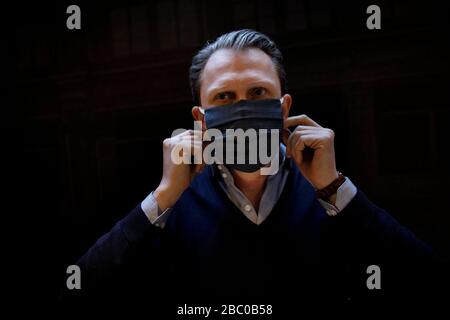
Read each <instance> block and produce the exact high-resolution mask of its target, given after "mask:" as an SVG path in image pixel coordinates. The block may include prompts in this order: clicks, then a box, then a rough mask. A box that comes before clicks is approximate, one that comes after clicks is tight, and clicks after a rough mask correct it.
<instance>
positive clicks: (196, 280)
mask: <svg viewBox="0 0 450 320" xmlns="http://www.w3.org/2000/svg"><path fill="white" fill-rule="evenodd" d="M287 160H288V161H287V164H286V165H288V166H289V168H290V172H289V176H288V179H287V181H286V185H285V187H284V190H283V192H282V194H281V196H280V199H279V200H278V202H277V204H276V205H275V207H274V208H273V210H272V212H271V213H270V215H269V216H268V218H267V219H266V220H265V221H264V222H263V223H262V224H261V225H256V224H254V223H252V222H251V221H249V220H248V219H247V218H246V217H245V216H244V215H243V214H242V212H241V211H240V210H239V209H238V208H237V207H236V206H235V205H234V204H233V203H232V202H231V201H230V200H229V198H228V197H227V195H226V194H225V193H224V191H223V190H222V189H221V188H220V186H219V184H218V181H217V178H216V177H215V176H214V172H213V171H214V168H213V167H212V166H207V167H206V168H205V170H204V171H203V172H202V173H201V174H200V175H199V176H198V177H197V178H196V179H195V180H194V181H193V182H192V184H191V186H190V187H189V188H188V189H187V190H186V191H185V192H184V193H183V194H182V196H181V197H180V199H179V200H178V201H177V203H176V205H175V206H174V208H173V211H172V212H171V213H170V216H169V219H168V221H167V223H166V226H165V228H164V229H160V228H158V227H155V226H154V225H152V224H151V223H150V222H149V220H148V219H147V217H146V216H145V214H144V212H143V211H142V209H141V207H140V206H137V207H136V208H135V209H134V210H133V211H132V212H131V213H129V214H128V216H126V217H125V218H124V219H123V220H121V221H120V222H118V223H117V224H116V225H115V226H114V228H113V229H112V230H111V231H110V232H109V233H107V234H105V235H104V236H103V237H101V238H100V239H99V240H98V241H97V242H96V243H95V245H94V246H93V247H91V248H90V249H89V251H88V252H87V253H86V254H85V255H84V256H83V257H82V258H81V259H80V261H79V262H78V263H79V265H80V266H81V268H82V280H83V282H82V286H83V292H84V293H90V294H93V295H94V296H98V295H101V296H105V295H110V296H111V295H112V296H114V297H117V296H123V297H131V296H134V295H139V297H141V298H145V299H146V301H147V302H148V301H152V299H155V300H153V301H155V302H156V301H160V300H161V299H163V300H164V299H166V298H162V297H170V299H169V300H174V301H179V302H183V301H187V300H186V299H203V300H201V301H205V299H206V300H208V301H209V300H211V301H215V300H214V299H219V300H220V299H221V300H220V301H221V302H223V301H225V300H226V299H239V298H242V299H245V301H255V302H256V303H262V301H265V302H268V301H270V299H277V298H278V299H279V298H282V299H292V298H298V297H303V298H304V297H308V298H311V299H316V298H318V299H325V300H326V299H333V300H336V299H338V300H339V299H341V300H342V301H344V300H348V299H354V298H358V297H361V296H370V295H373V293H372V292H370V291H369V290H368V289H367V287H366V279H367V277H368V275H367V273H366V269H367V267H368V266H369V265H373V264H375V265H378V266H380V268H381V271H382V290H383V292H384V293H385V292H388V293H389V292H394V293H395V292H398V290H403V289H405V288H406V287H404V286H405V285H406V286H408V281H409V276H411V272H417V270H419V271H420V270H422V266H423V265H426V264H427V263H428V261H429V259H430V258H431V256H432V254H431V250H430V249H429V248H428V246H427V245H425V244H424V243H422V242H421V241H420V240H418V239H417V238H416V237H415V236H414V235H413V234H412V233H411V232H410V231H409V230H407V229H406V228H405V227H403V226H401V225H400V224H399V223H398V222H397V221H396V220H395V219H393V218H392V217H391V216H390V215H389V214H388V213H386V212H385V211H383V210H382V209H380V208H378V207H376V206H375V205H374V204H372V203H371V202H370V201H369V200H368V199H367V198H366V197H365V195H364V194H363V193H362V192H361V191H359V190H358V192H357V194H356V196H355V197H354V199H353V200H352V201H351V202H350V203H349V204H348V206H347V207H346V208H345V209H344V210H343V211H341V212H340V213H339V214H338V215H337V216H335V217H330V216H328V215H327V214H326V213H325V211H324V209H323V208H322V207H321V205H320V204H319V202H318V201H317V199H316V198H315V193H314V190H313V188H312V186H311V185H310V184H309V183H308V182H307V181H306V179H304V178H303V177H302V175H301V174H300V172H299V170H298V169H297V168H296V166H295V165H293V163H292V162H291V160H289V159H287ZM418 265H420V266H421V267H420V268H414V266H418ZM411 267H413V268H412V269H411ZM405 270H409V271H410V272H409V273H408V272H407V273H405ZM415 276H416V278H417V276H418V275H417V274H415ZM410 287H411V286H409V287H408V289H405V290H404V291H409V289H410ZM249 299H250V300H249Z"/></svg>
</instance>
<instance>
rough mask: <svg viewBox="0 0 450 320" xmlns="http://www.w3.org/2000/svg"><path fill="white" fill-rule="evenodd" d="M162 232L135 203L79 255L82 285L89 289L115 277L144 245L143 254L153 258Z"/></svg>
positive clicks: (157, 252)
mask: <svg viewBox="0 0 450 320" xmlns="http://www.w3.org/2000/svg"><path fill="white" fill-rule="evenodd" d="M162 233H163V230H162V229H161V228H158V227H156V226H155V225H153V224H152V223H151V222H150V221H149V219H148V218H147V217H146V215H145V213H144V212H143V211H142V208H141V206H140V205H139V206H137V207H136V208H135V209H133V210H132V211H131V212H130V213H129V214H128V215H127V216H126V217H125V218H123V219H122V220H121V221H119V222H118V223H116V225H115V226H114V227H113V228H112V229H111V230H110V231H109V232H108V233H106V234H105V235H103V236H102V237H101V238H100V239H98V240H97V241H96V243H95V244H94V245H93V246H92V247H91V248H90V249H89V250H88V251H87V252H86V253H85V254H84V255H83V256H82V257H81V258H80V259H79V261H78V265H79V266H80V268H81V274H82V285H83V288H84V289H87V291H93V290H95V289H98V288H100V287H103V286H104V285H105V284H107V283H108V282H109V281H110V280H112V279H113V281H115V280H116V278H117V277H118V276H120V274H122V273H124V270H125V269H126V268H127V266H128V265H129V264H130V263H133V262H134V259H135V258H136V257H137V256H138V254H139V252H142V249H143V248H144V247H145V250H146V255H147V256H150V257H151V258H154V259H155V260H157V259H158V257H159V251H160V246H161V238H162ZM158 263H160V262H158ZM149 271H150V270H149Z"/></svg>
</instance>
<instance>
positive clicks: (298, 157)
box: [291, 135, 305, 166]
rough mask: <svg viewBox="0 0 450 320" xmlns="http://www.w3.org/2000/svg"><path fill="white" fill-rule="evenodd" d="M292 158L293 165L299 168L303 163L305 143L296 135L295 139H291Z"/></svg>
mask: <svg viewBox="0 0 450 320" xmlns="http://www.w3.org/2000/svg"><path fill="white" fill-rule="evenodd" d="M292 144H293V145H292V151H291V152H292V157H293V158H294V161H295V163H296V164H297V165H298V166H300V165H301V164H302V162H303V150H305V143H304V141H303V139H302V136H301V135H297V139H292Z"/></svg>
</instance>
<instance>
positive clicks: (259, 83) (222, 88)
mask: <svg viewBox="0 0 450 320" xmlns="http://www.w3.org/2000/svg"><path fill="white" fill-rule="evenodd" d="M257 87H269V88H270V89H272V88H275V87H276V83H274V82H273V81H268V80H255V81H252V82H251V83H249V85H248V88H249V89H253V88H257ZM221 92H234V90H233V89H231V88H230V86H229V85H228V84H219V85H217V86H215V87H212V88H210V89H208V93H207V95H208V96H215V95H216V94H218V93H221Z"/></svg>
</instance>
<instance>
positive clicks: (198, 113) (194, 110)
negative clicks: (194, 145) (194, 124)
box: [192, 106, 206, 130]
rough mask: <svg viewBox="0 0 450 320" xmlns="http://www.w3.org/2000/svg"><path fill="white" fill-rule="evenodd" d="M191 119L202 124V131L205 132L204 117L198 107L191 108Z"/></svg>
mask: <svg viewBox="0 0 450 320" xmlns="http://www.w3.org/2000/svg"><path fill="white" fill-rule="evenodd" d="M192 117H193V118H194V120H195V121H201V122H202V130H206V124H205V115H204V114H203V113H202V112H201V111H200V107H198V106H195V107H192Z"/></svg>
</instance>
